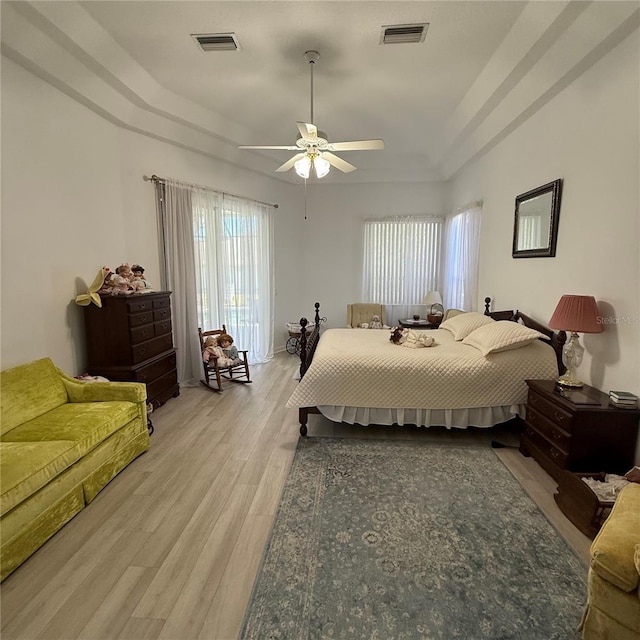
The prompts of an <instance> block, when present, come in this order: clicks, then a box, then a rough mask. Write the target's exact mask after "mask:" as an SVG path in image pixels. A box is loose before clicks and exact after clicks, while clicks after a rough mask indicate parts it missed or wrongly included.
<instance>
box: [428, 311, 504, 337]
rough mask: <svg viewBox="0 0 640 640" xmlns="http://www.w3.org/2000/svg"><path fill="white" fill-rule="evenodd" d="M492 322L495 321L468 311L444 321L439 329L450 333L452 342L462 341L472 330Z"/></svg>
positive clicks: (481, 314)
mask: <svg viewBox="0 0 640 640" xmlns="http://www.w3.org/2000/svg"><path fill="white" fill-rule="evenodd" d="M493 322H495V321H494V320H493V319H492V318H490V317H489V316H485V315H484V313H478V312H477V311H470V312H469V313H461V314H460V315H457V316H454V317H453V318H449V319H448V320H445V321H444V322H443V323H442V324H441V325H440V327H439V328H440V329H447V331H451V333H453V338H454V340H463V339H464V338H466V337H467V336H468V335H469V334H470V333H471V332H472V331H473V330H474V329H477V328H478V327H482V326H483V325H485V324H490V323H493Z"/></svg>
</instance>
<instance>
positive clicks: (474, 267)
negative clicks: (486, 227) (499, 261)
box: [442, 202, 482, 311]
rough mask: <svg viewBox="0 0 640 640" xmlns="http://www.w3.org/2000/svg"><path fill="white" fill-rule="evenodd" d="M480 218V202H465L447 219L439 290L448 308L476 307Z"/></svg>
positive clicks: (473, 309) (466, 308) (466, 309)
mask: <svg viewBox="0 0 640 640" xmlns="http://www.w3.org/2000/svg"><path fill="white" fill-rule="evenodd" d="M481 221H482V203H481V202H474V203H472V204H469V205H466V206H465V207H463V208H462V209H461V210H459V211H458V212H456V213H455V214H454V215H453V216H452V217H450V218H448V219H447V222H446V230H445V236H446V246H445V263H444V284H443V292H442V293H443V299H444V302H445V305H446V307H448V308H452V309H463V310H464V311H475V310H476V309H477V296H478V264H479V260H480V224H481Z"/></svg>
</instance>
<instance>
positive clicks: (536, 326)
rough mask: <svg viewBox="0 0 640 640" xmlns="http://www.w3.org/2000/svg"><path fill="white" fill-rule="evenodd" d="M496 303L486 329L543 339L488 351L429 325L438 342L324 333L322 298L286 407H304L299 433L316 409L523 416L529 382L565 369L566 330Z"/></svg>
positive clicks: (450, 419)
mask: <svg viewBox="0 0 640 640" xmlns="http://www.w3.org/2000/svg"><path fill="white" fill-rule="evenodd" d="M490 303H491V300H490V299H489V298H486V299H485V312H484V316H487V317H488V318H490V319H491V320H495V321H498V322H497V323H495V322H491V321H490V320H489V319H488V318H484V320H485V321H486V324H490V325H492V327H490V328H488V329H487V331H493V330H494V329H496V330H497V329H508V330H509V331H510V330H511V329H513V330H514V331H520V329H517V330H516V327H515V326H513V325H511V324H508V323H505V321H509V322H515V323H518V325H519V327H520V326H521V327H527V328H528V329H532V330H534V331H535V332H538V336H539V339H533V338H532V339H531V340H529V341H528V342H527V343H526V344H525V345H524V346H520V347H518V348H513V347H510V348H509V349H508V350H504V351H498V352H492V353H488V354H486V355H483V353H482V350H481V347H478V346H477V345H476V346H472V345H473V336H470V337H469V338H466V339H465V341H463V340H460V339H458V340H456V339H455V338H456V337H459V336H456V335H454V333H452V332H451V331H450V330H447V329H446V328H439V329H435V330H430V331H428V335H429V336H430V337H432V338H434V339H435V343H436V344H435V346H433V347H429V348H420V349H406V348H402V347H400V346H398V345H396V344H393V343H391V342H390V340H389V334H390V332H389V331H388V330H381V329H377V330H366V329H327V330H324V331H323V332H322V335H321V332H320V324H321V321H320V312H319V309H320V305H319V303H316V304H315V322H314V323H312V324H309V323H308V321H307V320H306V319H305V318H302V319H301V320H300V325H301V327H302V330H301V336H300V343H301V349H300V382H299V384H298V386H297V387H296V389H295V391H294V392H293V394H292V395H291V397H290V398H289V400H288V401H287V405H286V406H287V407H289V408H297V409H298V413H299V420H300V434H301V435H303V436H305V435H306V434H307V422H308V416H309V414H311V413H322V414H323V415H324V416H325V417H327V418H329V419H330V420H332V421H334V422H345V423H348V424H360V425H368V424H376V425H417V426H422V427H430V426H436V425H437V426H444V427H447V428H467V427H470V426H473V427H491V426H494V425H496V424H499V423H502V422H506V421H508V420H510V419H512V418H514V417H515V416H523V415H524V412H525V405H526V399H527V385H526V382H525V380H527V379H554V378H556V377H557V376H558V373H563V371H564V367H563V366H562V359H561V353H562V346H563V344H564V341H565V340H566V336H565V334H564V333H563V332H560V333H555V332H553V331H552V330H551V329H549V328H548V327H545V326H543V325H541V324H540V323H538V322H536V321H535V320H533V319H532V318H530V317H529V316H527V315H525V314H522V313H520V312H518V311H497V312H491V311H490V310H489V309H490ZM480 315H481V314H475V316H480ZM470 318H471V316H469V319H470ZM463 322H464V321H463ZM443 326H447V325H446V324H445V325H443ZM483 331H484V330H483ZM522 331H526V329H524V330H522ZM480 333H482V331H480V332H478V333H477V334H476V333H474V336H475V335H479V334H480ZM469 340H471V342H470V343H467V341H469Z"/></svg>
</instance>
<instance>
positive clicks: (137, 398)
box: [58, 370, 147, 408]
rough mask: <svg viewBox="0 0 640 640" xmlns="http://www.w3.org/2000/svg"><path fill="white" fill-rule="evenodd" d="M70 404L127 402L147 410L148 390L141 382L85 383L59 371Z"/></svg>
mask: <svg viewBox="0 0 640 640" xmlns="http://www.w3.org/2000/svg"><path fill="white" fill-rule="evenodd" d="M58 372H59V373H60V377H61V378H62V381H63V383H64V386H65V388H66V390H67V394H68V396H69V402H108V401H118V400H121V401H127V402H135V403H142V404H143V406H144V407H145V408H146V400H147V388H146V386H145V385H144V384H142V383H141V382H83V381H81V380H76V379H75V378H72V377H71V376H68V375H67V374H66V373H64V372H63V371H60V370H58Z"/></svg>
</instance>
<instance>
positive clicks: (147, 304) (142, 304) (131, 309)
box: [127, 299, 153, 313]
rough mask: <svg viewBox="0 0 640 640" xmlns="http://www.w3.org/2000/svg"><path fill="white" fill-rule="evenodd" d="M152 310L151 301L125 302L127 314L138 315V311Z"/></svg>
mask: <svg viewBox="0 0 640 640" xmlns="http://www.w3.org/2000/svg"><path fill="white" fill-rule="evenodd" d="M152 309H153V301H152V300H149V299H146V300H139V299H135V300H127V313H139V312H140V311H151V310H152Z"/></svg>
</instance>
